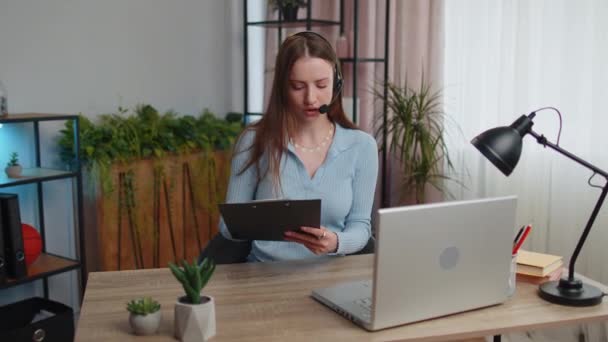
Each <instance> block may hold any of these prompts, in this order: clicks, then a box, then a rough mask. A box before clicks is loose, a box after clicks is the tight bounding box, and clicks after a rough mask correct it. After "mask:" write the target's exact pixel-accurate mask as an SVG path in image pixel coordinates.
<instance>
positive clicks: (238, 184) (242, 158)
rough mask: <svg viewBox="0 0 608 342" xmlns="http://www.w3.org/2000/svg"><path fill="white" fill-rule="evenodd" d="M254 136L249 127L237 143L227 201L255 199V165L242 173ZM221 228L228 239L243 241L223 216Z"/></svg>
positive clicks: (231, 166)
mask: <svg viewBox="0 0 608 342" xmlns="http://www.w3.org/2000/svg"><path fill="white" fill-rule="evenodd" d="M254 137H255V132H254V131H253V130H251V129H249V130H247V131H245V133H243V135H241V137H240V138H239V140H238V141H237V143H236V146H235V149H234V154H233V156H232V161H231V164H230V179H229V181H228V191H227V192H226V203H241V202H249V201H251V200H253V199H254V196H255V191H256V183H257V172H256V170H255V166H251V167H249V168H248V169H247V170H245V171H244V172H243V173H240V172H241V171H242V169H243V166H244V165H245V164H246V163H247V161H248V160H249V156H250V151H249V147H251V145H252V144H253V139H254ZM239 173H240V174H239ZM219 230H220V233H221V234H222V235H223V236H224V237H225V238H226V239H229V240H233V241H241V240H237V239H233V238H232V235H231V234H230V231H229V230H228V227H226V223H224V219H223V218H220V223H219Z"/></svg>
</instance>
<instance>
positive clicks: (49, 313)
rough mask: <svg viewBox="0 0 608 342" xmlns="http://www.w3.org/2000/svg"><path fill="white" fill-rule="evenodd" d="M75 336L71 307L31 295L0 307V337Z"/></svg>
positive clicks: (50, 340)
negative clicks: (31, 296)
mask: <svg viewBox="0 0 608 342" xmlns="http://www.w3.org/2000/svg"><path fill="white" fill-rule="evenodd" d="M73 340H74V314H73V311H72V308H70V307H69V306H66V305H64V304H61V303H57V302H54V301H52V300H48V299H44V298H39V297H34V298H29V299H26V300H23V301H20V302H16V303H13V304H8V305H5V306H2V307H0V341H11V342H22V341H23V342H25V341H27V342H30V341H44V342H65V341H73Z"/></svg>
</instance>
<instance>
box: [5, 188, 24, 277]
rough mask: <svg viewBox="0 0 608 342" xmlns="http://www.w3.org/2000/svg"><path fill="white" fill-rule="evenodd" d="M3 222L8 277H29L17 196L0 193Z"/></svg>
mask: <svg viewBox="0 0 608 342" xmlns="http://www.w3.org/2000/svg"><path fill="white" fill-rule="evenodd" d="M0 208H1V209H0V210H2V215H1V216H2V220H0V227H1V228H2V229H1V230H2V233H3V235H4V258H5V263H6V271H7V275H8V276H9V277H12V278H16V279H20V278H24V277H27V268H26V266H25V252H24V250H23V234H22V233H21V213H20V211H19V197H18V196H17V195H16V194H7V193H0Z"/></svg>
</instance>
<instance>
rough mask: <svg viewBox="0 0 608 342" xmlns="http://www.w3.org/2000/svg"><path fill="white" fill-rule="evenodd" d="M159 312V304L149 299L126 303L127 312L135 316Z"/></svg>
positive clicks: (144, 298) (133, 300) (143, 298)
mask: <svg viewBox="0 0 608 342" xmlns="http://www.w3.org/2000/svg"><path fill="white" fill-rule="evenodd" d="M158 310H160V304H159V303H158V302H157V301H155V300H154V299H152V298H150V297H142V298H138V299H132V300H131V301H129V302H128V303H127V311H129V312H130V313H133V314H136V315H147V314H152V313H155V312H156V311H158Z"/></svg>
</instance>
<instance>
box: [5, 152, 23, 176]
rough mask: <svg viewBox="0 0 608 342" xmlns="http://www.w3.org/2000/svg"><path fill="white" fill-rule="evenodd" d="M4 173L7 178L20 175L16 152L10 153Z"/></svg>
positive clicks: (20, 169)
mask: <svg viewBox="0 0 608 342" xmlns="http://www.w3.org/2000/svg"><path fill="white" fill-rule="evenodd" d="M4 171H5V172H6V175H7V176H8V177H9V178H17V177H19V176H21V171H22V168H21V165H19V155H18V154H17V152H13V153H11V159H10V160H9V161H8V163H7V164H6V169H4Z"/></svg>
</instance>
